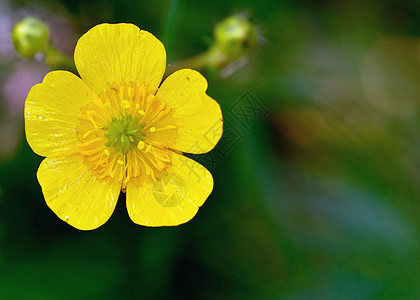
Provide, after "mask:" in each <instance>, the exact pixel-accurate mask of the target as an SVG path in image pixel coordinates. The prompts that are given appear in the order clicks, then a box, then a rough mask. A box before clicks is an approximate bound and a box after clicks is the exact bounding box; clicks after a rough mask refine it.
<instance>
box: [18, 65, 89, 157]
mask: <svg viewBox="0 0 420 300" xmlns="http://www.w3.org/2000/svg"><path fill="white" fill-rule="evenodd" d="M95 97H96V95H95V94H94V92H93V91H92V90H91V89H90V88H89V87H88V86H87V85H86V84H85V83H84V82H83V81H82V80H81V79H80V78H79V77H77V76H76V75H74V74H72V73H70V72H66V71H54V72H50V73H48V74H47V75H46V76H45V78H44V81H43V82H42V83H40V84H37V85H35V86H34V87H32V89H31V90H30V92H29V94H28V97H27V98H26V102H25V131H26V138H27V140H28V143H29V145H30V146H31V148H32V149H33V150H34V152H35V153H37V154H39V155H41V156H56V157H57V156H65V155H70V154H73V153H76V151H77V144H78V143H79V139H78V138H77V133H76V127H77V126H78V124H79V119H78V117H79V114H80V108H81V107H83V106H86V105H87V104H88V103H90V102H91V101H92V100H93V99H95Z"/></svg>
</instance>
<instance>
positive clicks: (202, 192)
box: [25, 24, 223, 230]
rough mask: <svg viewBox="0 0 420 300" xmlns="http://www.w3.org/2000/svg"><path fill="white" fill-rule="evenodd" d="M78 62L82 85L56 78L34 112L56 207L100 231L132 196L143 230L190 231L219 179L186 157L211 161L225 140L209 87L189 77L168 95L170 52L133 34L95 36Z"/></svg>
mask: <svg viewBox="0 0 420 300" xmlns="http://www.w3.org/2000/svg"><path fill="white" fill-rule="evenodd" d="M74 59H75V63H76V67H77V70H78V72H79V74H80V77H81V78H79V77H78V76H76V75H74V74H72V73H70V72H66V71H53V72H50V73H48V74H47V75H46V76H45V78H44V81H43V82H42V83H41V84H37V85H35V86H34V87H33V88H32V89H31V91H30V92H29V95H28V97H27V99H26V104H25V130H26V137H27V140H28V143H29V145H30V146H31V148H32V149H33V150H34V152H35V153H37V154H39V155H41V156H45V157H46V158H45V159H44V160H43V161H42V163H41V165H40V167H39V169H38V173H37V177H38V181H39V183H40V185H41V188H42V192H43V194H44V197H45V200H46V203H47V205H48V206H49V207H50V208H51V209H52V210H53V211H54V213H55V214H56V215H57V216H58V217H59V218H60V219H62V220H63V221H65V222H67V223H69V224H70V225H72V226H74V227H76V228H78V229H82V230H90V229H95V228H97V227H99V226H101V225H102V224H104V223H105V222H106V221H107V220H108V219H109V218H110V216H111V214H112V212H113V211H114V208H115V205H116V203H117V200H118V197H119V194H120V191H121V190H122V191H124V192H126V193H127V195H126V205H127V210H128V213H129V216H130V218H131V219H132V221H133V222H135V223H137V224H140V225H145V226H173V225H178V224H182V223H185V222H188V221H189V220H190V219H191V218H193V217H194V215H195V214H196V213H197V211H198V208H199V207H200V206H201V205H203V203H204V201H205V200H206V199H207V197H208V196H209V195H210V193H211V191H212V189H213V178H212V175H211V173H210V172H209V171H208V170H206V169H205V168H204V167H203V166H201V165H200V164H198V163H197V162H195V161H193V160H191V159H189V158H187V157H185V156H183V155H182V152H188V153H195V154H200V153H205V152H208V151H210V150H211V149H212V148H214V146H215V145H216V144H217V142H218V141H219V139H220V137H221V135H222V126H223V120H222V113H221V110H220V106H219V105H218V103H217V102H216V101H214V100H213V99H212V98H210V97H209V96H208V95H207V94H206V90H207V81H206V79H205V78H204V77H203V76H202V75H201V74H200V73H198V72H196V71H193V70H190V69H183V70H179V71H177V72H175V73H173V74H172V75H170V76H169V77H168V78H167V79H166V80H165V81H164V82H163V83H162V84H161V85H160V83H161V80H162V77H163V74H164V72H165V66H166V52H165V48H164V46H163V45H162V43H161V42H160V41H159V40H158V39H156V38H155V37H154V36H153V35H152V34H151V33H149V32H147V31H144V30H140V29H139V28H138V27H136V26H135V25H132V24H101V25H98V26H95V27H93V28H92V29H91V30H89V31H88V32H87V33H86V34H84V35H83V36H82V37H81V38H80V39H79V41H78V43H77V45H76V49H75V54H74ZM159 85H160V87H159Z"/></svg>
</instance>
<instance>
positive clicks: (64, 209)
mask: <svg viewBox="0 0 420 300" xmlns="http://www.w3.org/2000/svg"><path fill="white" fill-rule="evenodd" d="M37 176H38V181H39V183H40V185H41V187H42V192H43V194H44V197H45V201H46V202H47V205H48V206H49V207H50V208H51V210H52V211H53V212H54V213H55V214H56V215H57V216H58V217H59V218H60V219H61V220H63V221H65V222H67V223H69V224H70V225H71V226H74V227H76V228H77V229H81V230H91V229H95V228H98V227H99V226H101V225H103V224H104V223H105V222H106V221H107V220H108V219H109V218H110V217H111V214H112V212H113V211H114V209H115V206H116V204H117V200H118V196H119V194H120V191H121V182H120V183H114V184H109V183H107V182H105V181H98V180H97V179H96V178H95V177H94V176H93V175H92V173H91V171H89V170H88V169H87V168H86V166H85V164H84V162H83V157H82V156H81V155H77V154H76V155H72V156H66V157H62V158H46V159H44V160H43V161H42V163H41V165H40V166H39V169H38V173H37Z"/></svg>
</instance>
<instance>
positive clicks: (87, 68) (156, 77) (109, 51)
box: [74, 24, 166, 94]
mask: <svg viewBox="0 0 420 300" xmlns="http://www.w3.org/2000/svg"><path fill="white" fill-rule="evenodd" d="M74 61H75V63H76V67H77V70H78V71H79V74H80V76H81V77H82V78H83V80H84V81H86V82H87V83H88V84H89V85H90V86H91V87H92V88H93V89H94V90H95V91H96V92H97V93H98V94H99V93H100V92H101V91H102V90H103V89H104V88H105V87H106V86H107V84H116V85H119V84H120V83H121V82H122V81H124V82H125V83H127V84H128V83H130V82H134V83H136V84H137V85H141V84H144V85H146V86H148V88H149V92H151V93H154V92H155V91H156V89H157V88H158V86H159V84H160V82H161V81H162V77H163V74H164V73H165V68H166V52H165V48H164V46H163V44H162V43H161V42H160V41H159V40H158V39H157V38H156V37H155V36H154V35H153V34H151V33H149V32H147V31H144V30H140V29H139V28H138V27H137V26H135V25H133V24H100V25H97V26H95V27H93V28H92V29H90V30H89V31H88V32H87V33H85V34H84V35H83V36H82V37H81V38H80V39H79V41H78V42H77V45H76V50H75V52H74Z"/></svg>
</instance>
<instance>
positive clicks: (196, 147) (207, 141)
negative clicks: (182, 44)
mask: <svg viewBox="0 0 420 300" xmlns="http://www.w3.org/2000/svg"><path fill="white" fill-rule="evenodd" d="M206 90H207V81H206V79H205V78H204V77H203V76H202V75H201V74H200V73H198V72H197V71H193V70H190V69H182V70H179V71H177V72H175V73H173V74H172V75H170V76H169V77H168V78H167V79H166V80H165V81H164V82H163V83H162V86H161V87H160V88H159V90H158V92H157V95H156V97H157V98H158V99H159V100H161V101H163V102H166V104H167V105H169V106H170V107H172V108H173V109H174V115H173V117H174V118H175V119H176V120H177V121H176V125H177V126H178V138H177V140H176V141H175V145H174V146H172V148H174V149H176V150H179V151H182V152H187V153H196V154H199V153H206V152H208V151H210V150H211V149H213V148H214V146H216V144H217V142H218V141H219V140H220V137H221V136H222V133H223V117H222V111H221V110H220V106H219V104H218V103H217V102H216V101H215V100H213V99H212V98H210V97H209V96H208V95H207V94H206Z"/></svg>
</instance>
